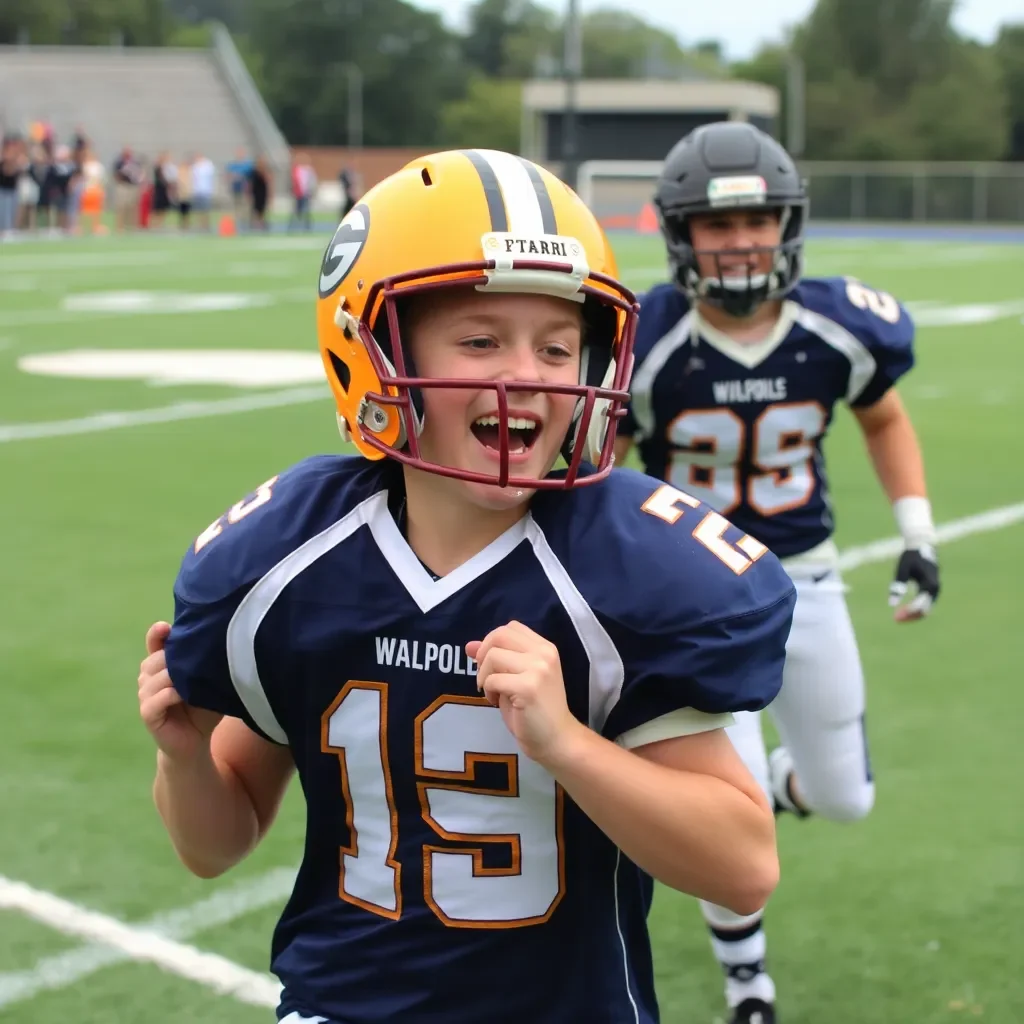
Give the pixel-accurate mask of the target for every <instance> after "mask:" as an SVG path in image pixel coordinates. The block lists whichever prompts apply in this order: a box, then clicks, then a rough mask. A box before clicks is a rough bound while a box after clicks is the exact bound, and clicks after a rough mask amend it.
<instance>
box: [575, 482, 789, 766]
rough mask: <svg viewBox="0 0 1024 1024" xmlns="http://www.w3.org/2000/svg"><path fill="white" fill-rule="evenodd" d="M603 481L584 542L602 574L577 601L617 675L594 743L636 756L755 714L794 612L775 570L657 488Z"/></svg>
mask: <svg viewBox="0 0 1024 1024" xmlns="http://www.w3.org/2000/svg"><path fill="white" fill-rule="evenodd" d="M610 479H612V480H616V483H615V485H614V487H613V488H609V489H608V490H609V493H608V494H607V496H606V508H605V511H604V514H603V515H602V516H600V517H594V525H593V526H592V527H591V530H590V531H588V532H590V533H592V534H593V542H594V543H595V544H598V545H600V547H601V549H602V550H603V552H604V558H603V563H604V566H605V569H604V571H603V572H602V573H601V574H600V575H599V576H598V575H597V574H595V576H594V577H593V582H592V583H590V592H591V595H592V596H590V597H588V599H589V600H591V601H592V606H593V607H594V608H595V611H596V612H597V613H598V615H599V617H600V618H601V620H602V623H603V625H604V628H605V629H606V631H607V632H608V634H609V636H610V637H611V639H612V641H613V643H614V645H615V647H616V649H617V650H618V652H619V655H620V657H621V658H622V666H623V675H622V688H621V692H620V694H619V696H618V699H617V700H616V701H615V703H614V705H613V706H612V708H611V709H610V711H609V713H608V715H607V718H606V720H605V722H604V725H603V728H602V731H603V733H604V735H606V736H607V737H608V738H610V739H618V740H619V741H620V742H625V744H626V745H627V746H636V745H641V744H642V743H644V742H652V741H653V740H654V739H658V738H668V737H669V736H677V735H684V734H686V733H688V732H699V731H703V730H704V729H708V728H715V727H718V726H721V725H727V724H729V721H731V719H730V718H729V715H730V713H732V712H735V711H753V710H759V709H761V708H764V707H766V706H767V705H768V704H770V703H771V702H772V700H774V699H775V696H776V695H777V694H778V692H779V689H780V688H781V686H782V668H783V663H784V661H785V648H786V641H787V640H788V638H789V630H790V626H791V625H792V617H793V608H794V605H795V603H796V591H795V589H794V587H793V583H792V581H791V580H790V578H789V577H788V576H787V575H786V573H785V571H784V570H783V569H782V566H781V565H780V564H779V562H778V559H776V558H775V556H774V555H772V554H771V553H770V552H769V551H768V550H767V549H766V548H765V547H764V545H761V544H759V543H758V542H757V541H755V540H754V539H753V538H751V537H748V536H746V535H745V534H744V533H743V532H742V531H741V530H739V529H737V528H736V527H735V526H733V525H732V524H731V523H728V522H727V520H725V519H724V518H723V517H722V516H720V515H719V514H718V513H717V512H714V511H713V510H712V509H711V508H709V507H708V506H706V505H703V504H700V503H698V502H696V501H694V499H692V498H690V497H689V496H688V495H683V494H682V493H681V492H680V491H678V490H676V489H675V488H673V487H670V486H669V485H667V484H661V483H660V482H659V481H657V480H654V479H653V478H651V477H648V476H645V475H643V474H640V473H636V472H633V471H631V470H624V471H622V472H621V473H618V474H613V476H612V478H610ZM612 491H614V492H615V493H611V492H612ZM608 533H610V534H611V536H608V535H607V534H608ZM601 534H606V535H605V536H600V535H601ZM658 723H662V724H663V725H664V726H665V729H666V731H664V732H663V733H662V734H660V735H659V734H658V733H657V729H658V727H659V726H658ZM652 727H653V728H654V731H653V732H652V731H651V728H652Z"/></svg>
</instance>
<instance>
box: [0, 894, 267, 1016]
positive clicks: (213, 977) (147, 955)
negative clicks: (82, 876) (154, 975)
mask: <svg viewBox="0 0 1024 1024" xmlns="http://www.w3.org/2000/svg"><path fill="white" fill-rule="evenodd" d="M0 909H5V910H17V911H20V912H21V913H23V914H26V915H27V916H29V917H31V918H34V919H35V920H36V921H39V922H41V923H42V924H45V925H49V926H50V927H51V928H55V929H56V930H57V931H59V932H63V933H64V934H65V935H75V936H78V937H79V938H83V939H88V940H89V941H90V942H99V943H102V944H103V945H105V946H110V947H112V948H113V949H117V950H120V951H121V952H122V953H124V954H125V955H126V956H128V957H130V958H131V959H132V960H137V961H144V962H146V963H151V964H155V965H156V966H157V967H160V968H162V969H163V970H165V971H168V972H170V973H172V974H177V975H179V976H180V977H182V978H188V979H189V980H191V981H195V982H198V983H199V984H200V985H205V986H206V987H207V988H210V989H213V991H214V992H218V993H220V994H221V995H225V996H231V997H232V998H233V999H237V1000H238V1001H239V1002H241V1003H249V1004H251V1005H252V1006H271V1007H272V1006H277V1004H278V1001H279V999H280V992H281V986H280V984H279V983H278V982H277V981H275V980H274V979H273V978H272V977H270V975H268V974H261V973H259V972H258V971H251V970H249V969H248V968H247V967H242V966H241V965H239V964H236V963H233V962H232V961H231V960H228V959H226V958H225V957H222V956H218V955H217V954H216V953H206V952H204V951H202V950H200V949H196V948H195V947H194V946H187V945H185V944H184V943H182V942H177V941H175V940H174V939H168V938H165V937H164V936H162V935H158V934H157V933H156V932H150V931H145V930H143V929H141V928H133V927H132V926H131V925H127V924H124V923H123V922H121V921H118V920H116V919H115V918H113V917H107V915H106V914H100V913H97V912H96V911H94V910H87V909H86V908H85V907H80V906H78V905H77V904H75V903H71V902H69V901H68V900H64V899H61V898H60V897H59V896H54V895H53V894H52V893H49V892H43V891H42V890H40V889H33V888H32V887H31V886H29V885H26V884H25V883H24V882H14V881H11V880H10V879H7V878H4V877H3V876H0Z"/></svg>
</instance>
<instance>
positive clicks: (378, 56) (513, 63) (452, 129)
mask: <svg viewBox="0 0 1024 1024" xmlns="http://www.w3.org/2000/svg"><path fill="white" fill-rule="evenodd" d="M610 2H614V0H610ZM954 4H955V0H817V3H816V4H815V7H814V9H813V10H812V12H811V13H810V14H809V15H808V17H807V18H806V20H805V21H804V22H803V23H801V24H799V25H797V26H795V27H794V28H792V29H791V30H790V31H789V32H788V33H787V37H786V38H785V39H784V40H782V41H780V42H778V43H776V44H772V45H768V46H765V47H763V48H762V49H761V50H760V51H759V52H758V53H757V54H755V55H754V56H753V57H752V58H751V59H749V60H745V61H738V62H729V61H727V60H726V59H725V57H724V56H723V47H722V45H721V44H720V42H719V41H716V40H694V41H692V42H690V43H688V44H685V45H684V44H683V43H682V42H681V41H680V40H679V39H678V38H677V37H676V36H675V35H673V34H672V33H671V32H668V31H665V30H664V29H660V28H657V27H655V26H652V25H650V24H648V23H647V22H646V21H644V19H642V18H640V17H638V16H637V15H635V14H633V13H632V12H630V11H629V10H626V9H622V8H617V7H614V6H609V7H607V8H603V9H598V10H595V11H592V12H589V13H587V14H586V15H584V17H583V23H582V31H583V73H584V77H587V78H645V77H653V78H679V77H681V76H689V77H694V76H708V77H712V78H730V77H732V78H745V79H750V80H753V81H760V82H766V83H768V84H771V85H774V86H776V87H777V88H779V90H780V92H781V93H782V97H783V117H782V121H781V123H782V124H785V123H786V107H787V103H788V101H789V96H788V94H787V82H788V80H789V76H788V70H789V68H790V66H791V64H792V63H793V61H794V60H799V61H800V62H801V63H802V66H803V69H804V76H805V83H806V87H805V110H806V122H805V123H806V135H805V151H804V156H805V157H807V158H808V159H817V160H829V159H845V160H1003V159H1017V160H1024V15H1022V18H1021V21H1020V22H1019V23H1017V24H1008V25H1004V26H1003V28H1002V30H1001V31H1000V33H999V36H998V38H997V39H996V40H995V41H994V42H993V43H992V44H991V45H982V44H980V43H977V42H974V41H972V40H968V39H964V38H962V37H961V36H959V35H958V34H957V32H956V31H955V29H954V28H953V25H952V20H951V17H952V12H953V7H954ZM209 19H217V20H220V21H223V22H224V23H225V24H227V26H228V27H229V28H230V29H231V30H232V32H233V33H234V35H235V38H236V40H237V42H238V45H239V48H240V50H241V51H242V54H243V56H244V57H245V59H246V62H247V63H248V65H249V67H250V69H251V70H252V72H253V75H254V77H255V79H256V81H257V84H258V85H259V87H260V89H261V91H262V92H263V95H264V97H265V99H266V101H267V104H268V106H269V107H270V109H271V112H272V113H273V115H274V117H275V118H276V120H277V122H278V124H279V125H280V127H281V130H282V131H283V132H284V134H285V136H286V137H287V138H288V140H289V141H290V142H292V143H293V144H298V145H335V144H343V143H344V141H345V138H346V127H347V126H346V124H345V111H346V110H347V90H348V88H349V87H350V83H351V76H350V75H349V74H348V70H347V65H352V64H354V65H356V66H358V67H359V69H360V70H361V72H362V77H363V93H364V109H365V111H366V117H365V124H364V133H363V138H364V141H365V144H366V145H368V146H401V145H424V146H427V145H437V146H464V145H474V146H490V147H494V148H499V149H515V148H517V146H518V143H519V126H520V90H521V83H522V82H523V80H524V79H527V78H533V77H538V76H539V77H545V76H556V75H559V74H560V73H561V69H562V58H563V25H562V21H561V18H560V16H559V15H558V14H556V13H554V12H552V11H551V10H550V9H549V8H547V7H546V6H543V5H541V4H538V3H535V2H533V0H477V2H476V3H475V4H474V5H473V7H472V8H471V10H470V13H469V19H468V25H467V27H466V29H465V30H464V31H462V32H458V31H455V30H453V29H452V28H450V27H448V26H447V25H446V24H445V23H444V21H443V20H442V18H441V17H440V16H439V15H438V14H436V13H433V12H429V11H424V10H422V9H420V8H418V7H416V6H414V5H413V4H411V3H407V2H405V0H3V3H2V4H0V43H13V42H17V41H18V40H19V39H21V40H24V39H26V38H27V39H28V40H29V41H30V42H33V43H79V44H83V43H85V44H90V43H94V44H104V43H109V42H110V41H111V39H112V38H118V39H120V40H122V41H123V42H124V43H125V45H129V46H131V45H149V46H159V45H201V44H202V43H203V41H204V40H205V38H206V29H205V27H204V23H205V22H206V21H207V20H209Z"/></svg>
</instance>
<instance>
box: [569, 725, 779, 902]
mask: <svg viewBox="0 0 1024 1024" xmlns="http://www.w3.org/2000/svg"><path fill="white" fill-rule="evenodd" d="M549 770H550V771H552V773H553V774H554V776H555V778H556V779H557V780H558V781H559V782H560V783H561V784H562V786H563V787H564V788H565V790H566V792H567V793H568V794H569V795H570V796H571V797H572V798H573V800H575V801H576V803H577V804H578V805H579V806H580V808H581V809H582V810H583V811H584V812H585V813H586V814H587V816H588V817H589V818H590V819H591V820H592V821H593V822H594V823H595V824H596V825H597V826H598V827H599V828H600V829H601V830H602V831H603V832H604V833H605V834H606V835H607V836H608V837H609V838H610V839H611V840H612V841H613V842H614V843H615V844H616V845H617V846H618V847H619V849H621V850H622V851H623V853H625V854H626V855H627V856H628V857H629V858H630V859H631V860H632V861H633V862H634V863H635V864H638V865H639V866H640V867H641V868H643V869H644V870H645V871H646V872H647V873H648V874H650V875H652V876H653V877H655V878H657V879H658V880H659V881H661V882H664V883H665V884H666V885H669V886H671V887H672V888H673V889H678V890H680V891H681V892H685V893H689V894H691V895H693V896H697V897H699V898H701V899H705V900H709V901H711V902H712V903H716V904H719V905H720V906H725V907H728V908H729V909H731V910H733V911H735V912H736V913H739V914H751V913H754V912H755V911H757V910H760V909H761V908H762V907H763V906H764V904H765V903H766V902H767V900H768V897H769V896H770V895H771V893H772V890H773V889H774V888H775V886H776V884H777V883H778V877H779V862H778V854H777V851H776V847H775V821H774V817H773V815H772V811H771V808H770V807H769V806H768V803H767V801H765V800H764V799H763V798H762V797H761V796H760V794H759V793H758V794H756V795H754V794H748V793H745V792H743V791H742V790H740V789H737V788H736V787H735V786H733V785H730V784H729V783H728V782H725V781H724V780H722V779H719V778H715V777H712V776H709V775H700V774H697V773H695V772H687V771H679V770H677V769H674V768H669V767H666V766H665V765H661V764H656V763H654V762H652V761H648V760H646V759H645V758H642V757H640V756H639V755H637V754H634V753H633V752H632V751H630V750H625V749H623V748H622V747H620V746H618V745H617V744H615V743H612V742H610V741H609V740H606V739H604V737H602V736H599V735H598V734H597V733H595V732H593V731H592V730H590V729H581V730H580V732H579V734H578V735H577V737H575V738H574V741H573V744H572V746H571V749H569V750H568V751H567V752H566V754H565V755H564V756H563V757H561V758H560V760H559V763H558V764H556V765H551V766H549Z"/></svg>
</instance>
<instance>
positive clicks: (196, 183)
mask: <svg viewBox="0 0 1024 1024" xmlns="http://www.w3.org/2000/svg"><path fill="white" fill-rule="evenodd" d="M216 184H217V168H216V167H214V165H213V161H212V160H211V159H210V158H209V157H208V156H203V154H202V153H200V154H199V155H198V156H196V158H195V160H193V161H192V208H193V209H194V210H195V212H196V214H197V216H198V219H199V227H200V228H201V229H202V230H203V231H209V230H210V210H211V209H212V207H213V193H214V190H215V189H216Z"/></svg>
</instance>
